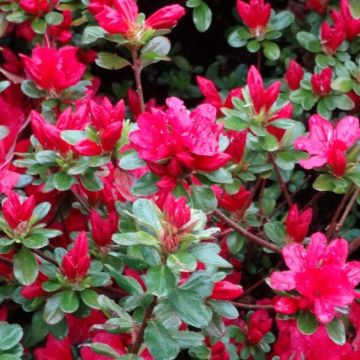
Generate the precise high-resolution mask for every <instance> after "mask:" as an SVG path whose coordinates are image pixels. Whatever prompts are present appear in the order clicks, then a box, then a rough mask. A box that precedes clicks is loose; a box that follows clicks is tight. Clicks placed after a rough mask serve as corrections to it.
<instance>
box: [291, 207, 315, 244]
mask: <svg viewBox="0 0 360 360" xmlns="http://www.w3.org/2000/svg"><path fill="white" fill-rule="evenodd" d="M311 220H312V209H311V208H309V209H307V210H305V211H303V212H302V213H300V211H299V209H298V207H297V205H296V204H294V205H293V206H292V207H291V208H290V210H289V213H288V215H287V217H286V222H285V224H286V233H287V236H288V239H289V241H290V242H292V241H293V242H296V243H301V242H302V241H303V240H304V239H305V236H306V235H307V233H308V231H309V226H310V224H311Z"/></svg>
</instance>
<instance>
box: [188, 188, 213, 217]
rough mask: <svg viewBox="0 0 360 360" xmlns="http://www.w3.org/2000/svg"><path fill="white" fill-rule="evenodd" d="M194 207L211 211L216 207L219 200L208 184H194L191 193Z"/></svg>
mask: <svg viewBox="0 0 360 360" xmlns="http://www.w3.org/2000/svg"><path fill="white" fill-rule="evenodd" d="M191 198H192V203H193V208H194V209H200V210H202V211H204V212H210V211H213V210H215V209H216V206H217V200H216V197H215V194H214V192H213V191H212V189H211V188H210V187H208V186H192V193H191Z"/></svg>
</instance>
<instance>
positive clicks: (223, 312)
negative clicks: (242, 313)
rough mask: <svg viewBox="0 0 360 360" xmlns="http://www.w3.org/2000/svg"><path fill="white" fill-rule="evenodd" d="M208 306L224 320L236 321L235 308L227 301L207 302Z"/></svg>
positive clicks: (237, 314)
mask: <svg viewBox="0 0 360 360" xmlns="http://www.w3.org/2000/svg"><path fill="white" fill-rule="evenodd" d="M208 304H209V305H210V306H211V307H212V308H213V309H214V310H215V312H216V313H218V314H219V315H220V316H221V317H224V318H226V319H237V318H238V316H239V312H238V311H237V309H236V307H235V306H234V305H233V304H232V303H231V302H229V301H218V300H208Z"/></svg>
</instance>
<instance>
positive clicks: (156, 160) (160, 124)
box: [129, 97, 230, 190]
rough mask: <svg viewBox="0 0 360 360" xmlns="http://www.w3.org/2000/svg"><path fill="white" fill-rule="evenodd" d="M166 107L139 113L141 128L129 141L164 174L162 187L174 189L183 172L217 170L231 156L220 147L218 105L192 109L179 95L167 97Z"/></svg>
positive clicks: (206, 105)
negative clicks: (216, 107) (178, 97)
mask: <svg viewBox="0 0 360 360" xmlns="http://www.w3.org/2000/svg"><path fill="white" fill-rule="evenodd" d="M166 104H167V109H166V110H165V111H162V110H159V109H152V110H151V112H145V113H143V114H141V115H140V116H139V117H138V130H135V131H133V132H132V133H131V134H130V135H129V138H130V142H131V143H132V145H133V147H134V148H135V150H137V151H138V154H139V157H140V158H141V159H143V160H145V161H146V163H147V165H148V167H149V168H150V170H151V171H152V172H153V173H155V174H157V175H159V176H161V177H162V179H161V180H160V181H159V182H158V185H159V187H161V188H166V189H170V190H171V189H172V188H173V187H175V186H176V183H177V181H178V178H179V177H180V176H181V175H184V174H187V173H189V172H191V171H194V170H197V171H215V170H218V169H219V168H221V167H222V166H224V165H225V164H226V163H227V162H228V161H229V159H230V156H229V155H228V154H225V153H223V152H222V151H221V150H220V145H219V140H220V135H221V133H222V128H223V126H222V125H221V124H217V123H216V109H215V108H214V107H213V106H211V105H209V104H203V105H200V106H198V107H197V108H196V109H195V110H193V111H192V112H189V111H188V110H187V109H186V108H185V106H184V104H183V102H182V101H181V100H180V99H177V98H174V97H172V98H168V99H167V100H166Z"/></svg>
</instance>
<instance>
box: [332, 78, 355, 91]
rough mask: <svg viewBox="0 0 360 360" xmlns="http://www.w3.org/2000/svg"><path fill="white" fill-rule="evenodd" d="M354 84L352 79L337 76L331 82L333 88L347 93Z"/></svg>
mask: <svg viewBox="0 0 360 360" xmlns="http://www.w3.org/2000/svg"><path fill="white" fill-rule="evenodd" d="M354 85H355V82H354V80H353V79H351V78H347V77H338V78H336V79H335V80H334V81H333V82H332V83H331V87H332V89H333V90H337V91H341V92H343V93H347V92H349V91H350V90H352V88H353V86H354Z"/></svg>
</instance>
